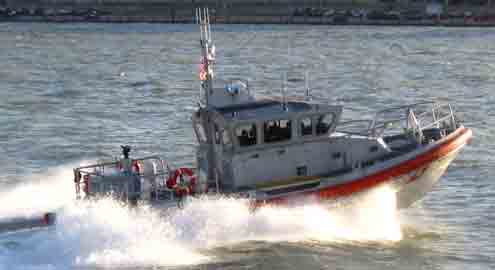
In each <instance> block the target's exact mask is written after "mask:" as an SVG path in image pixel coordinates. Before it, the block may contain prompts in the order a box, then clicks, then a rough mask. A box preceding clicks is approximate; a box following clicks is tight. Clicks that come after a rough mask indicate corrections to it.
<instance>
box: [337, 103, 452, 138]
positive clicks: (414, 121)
mask: <svg viewBox="0 0 495 270" xmlns="http://www.w3.org/2000/svg"><path fill="white" fill-rule="evenodd" d="M456 126H457V122H456V118H455V114H454V110H453V109H452V106H451V105H450V104H440V103H435V102H433V101H431V102H421V103H415V104H410V105H405V106H399V107H393V108H388V109H385V110H382V111H379V112H378V113H376V115H375V117H374V119H373V120H350V121H345V122H341V123H339V125H338V126H337V129H336V131H337V132H339V133H344V134H348V135H361V136H370V137H382V136H384V135H393V134H394V133H395V134H402V133H404V132H411V133H412V134H415V136H417V138H418V140H419V141H421V140H422V137H423V130H425V129H430V128H442V129H452V130H453V129H455V128H456Z"/></svg>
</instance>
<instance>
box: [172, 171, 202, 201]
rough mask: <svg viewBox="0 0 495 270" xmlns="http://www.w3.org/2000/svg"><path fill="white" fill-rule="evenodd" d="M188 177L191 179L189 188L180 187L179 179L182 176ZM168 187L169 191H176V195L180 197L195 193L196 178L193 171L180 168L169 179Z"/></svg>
mask: <svg viewBox="0 0 495 270" xmlns="http://www.w3.org/2000/svg"><path fill="white" fill-rule="evenodd" d="M183 175H186V176H188V177H189V181H188V183H187V186H185V187H184V186H182V185H179V184H180V183H177V179H180V177H181V176H183ZM166 185H167V187H168V188H169V189H174V190H175V193H176V194H177V195H179V196H183V195H188V194H192V193H194V187H195V186H196V176H195V175H194V172H193V170H191V169H190V168H178V169H177V170H175V171H174V173H173V174H172V175H171V176H170V177H169V178H168V179H167V182H166Z"/></svg>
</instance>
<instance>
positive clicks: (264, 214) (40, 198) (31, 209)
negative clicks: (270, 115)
mask: <svg viewBox="0 0 495 270" xmlns="http://www.w3.org/2000/svg"><path fill="white" fill-rule="evenodd" d="M71 168H72V166H67V167H62V168H57V169H54V170H52V171H50V172H48V173H47V174H44V175H41V176H39V181H36V182H29V181H28V182H27V183H25V184H21V185H20V186H18V187H17V188H14V189H13V190H11V191H8V192H4V193H2V194H0V218H4V217H10V216H19V215H22V216H30V215H36V214H39V213H40V212H46V211H56V212H57V221H56V226H54V227H52V228H49V229H43V230H31V231H26V232H21V233H15V234H7V235H5V234H4V235H0V265H4V266H6V267H7V269H27V268H30V269H67V268H71V267H88V266H89V267H91V266H95V267H124V266H125V267H136V266H139V267H148V266H179V265H197V264H203V263H209V262H213V261H215V258H214V257H211V255H205V254H206V253H207V252H205V251H207V250H208V249H212V248H215V247H219V246H226V245H233V244H237V243H241V242H245V241H265V242H300V241H308V240H317V241H330V242H337V241H343V242H348V241H385V242H394V241H399V240H400V239H401V238H402V233H401V227H400V221H399V219H398V217H397V212H396V210H395V194H394V193H393V192H392V191H391V190H389V189H387V188H386V187H385V188H381V189H378V190H375V191H373V192H371V193H370V194H368V195H366V197H365V198H363V199H362V200H361V201H359V202H358V203H357V204H356V205H353V206H352V207H345V208H338V209H331V210H329V209H327V208H326V207H325V206H322V205H318V204H309V205H302V206H296V207H291V208H283V207H264V208H261V209H258V210H257V211H255V212H252V211H251V210H250V207H249V203H248V201H246V200H242V199H233V198H226V197H209V196H204V197H199V198H193V199H192V200H191V201H190V203H188V204H186V206H185V208H184V209H182V210H180V211H168V212H164V211H158V210H156V209H153V208H150V207H149V206H146V205H142V206H139V207H138V208H136V209H129V208H128V207H126V206H124V205H122V204H120V203H119V202H116V201H113V200H111V199H106V200H101V201H98V202H77V203H76V202H74V191H73V182H72V181H71V179H72V169H71ZM12 243H15V244H12Z"/></svg>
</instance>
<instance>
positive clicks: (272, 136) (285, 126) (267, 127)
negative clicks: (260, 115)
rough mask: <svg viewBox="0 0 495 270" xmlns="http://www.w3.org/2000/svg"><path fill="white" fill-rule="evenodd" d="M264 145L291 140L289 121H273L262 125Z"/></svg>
mask: <svg viewBox="0 0 495 270" xmlns="http://www.w3.org/2000/svg"><path fill="white" fill-rule="evenodd" d="M263 131H264V136H265V142H266V143H272V142H282V141H286V140H290V138H291V121H290V120H273V121H267V122H265V123H264V124H263Z"/></svg>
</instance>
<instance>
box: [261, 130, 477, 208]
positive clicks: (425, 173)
mask: <svg viewBox="0 0 495 270" xmlns="http://www.w3.org/2000/svg"><path fill="white" fill-rule="evenodd" d="M471 137H472V131H471V130H470V129H468V128H464V127H460V128H458V129H457V130H456V131H454V132H453V133H452V134H450V135H449V136H447V137H446V138H444V139H443V140H441V141H439V142H438V143H437V144H435V145H432V146H431V147H429V148H427V149H425V150H424V151H422V152H419V153H415V154H414V155H413V156H411V157H410V158H408V159H405V160H401V161H394V160H391V161H390V162H391V163H392V165H390V164H389V165H387V166H385V167H384V168H383V169H377V170H376V171H374V172H371V173H369V174H366V175H362V176H360V177H352V176H351V177H349V179H346V180H344V181H340V182H339V183H336V184H332V182H334V181H337V180H335V179H324V178H323V179H321V182H322V183H326V184H320V186H319V187H318V188H315V189H313V190H309V191H304V192H299V193H296V194H287V195H283V196H278V197H276V198H266V199H263V200H257V201H256V205H257V206H262V205H264V204H292V203H293V202H297V201H301V200H304V197H307V198H311V200H317V201H320V202H323V203H332V204H333V202H335V201H336V200H339V199H346V198H351V197H352V198H355V197H359V196H360V195H362V194H365V193H367V192H369V191H371V190H373V189H375V188H378V187H380V186H384V185H388V186H390V187H392V189H393V190H394V191H396V195H397V207H398V208H406V207H409V206H410V205H412V204H413V203H414V202H416V201H418V200H420V199H421V198H423V197H424V196H425V195H426V194H427V193H428V192H429V191H431V190H432V189H433V187H434V185H435V183H436V182H438V180H439V179H440V178H441V176H442V175H443V174H444V173H445V171H446V170H447V168H448V166H449V164H450V163H451V162H452V160H454V159H455V157H456V156H457V154H458V153H459V152H460V150H461V149H462V148H463V147H464V146H465V145H466V144H467V143H468V142H469V140H470V139H471Z"/></svg>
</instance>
